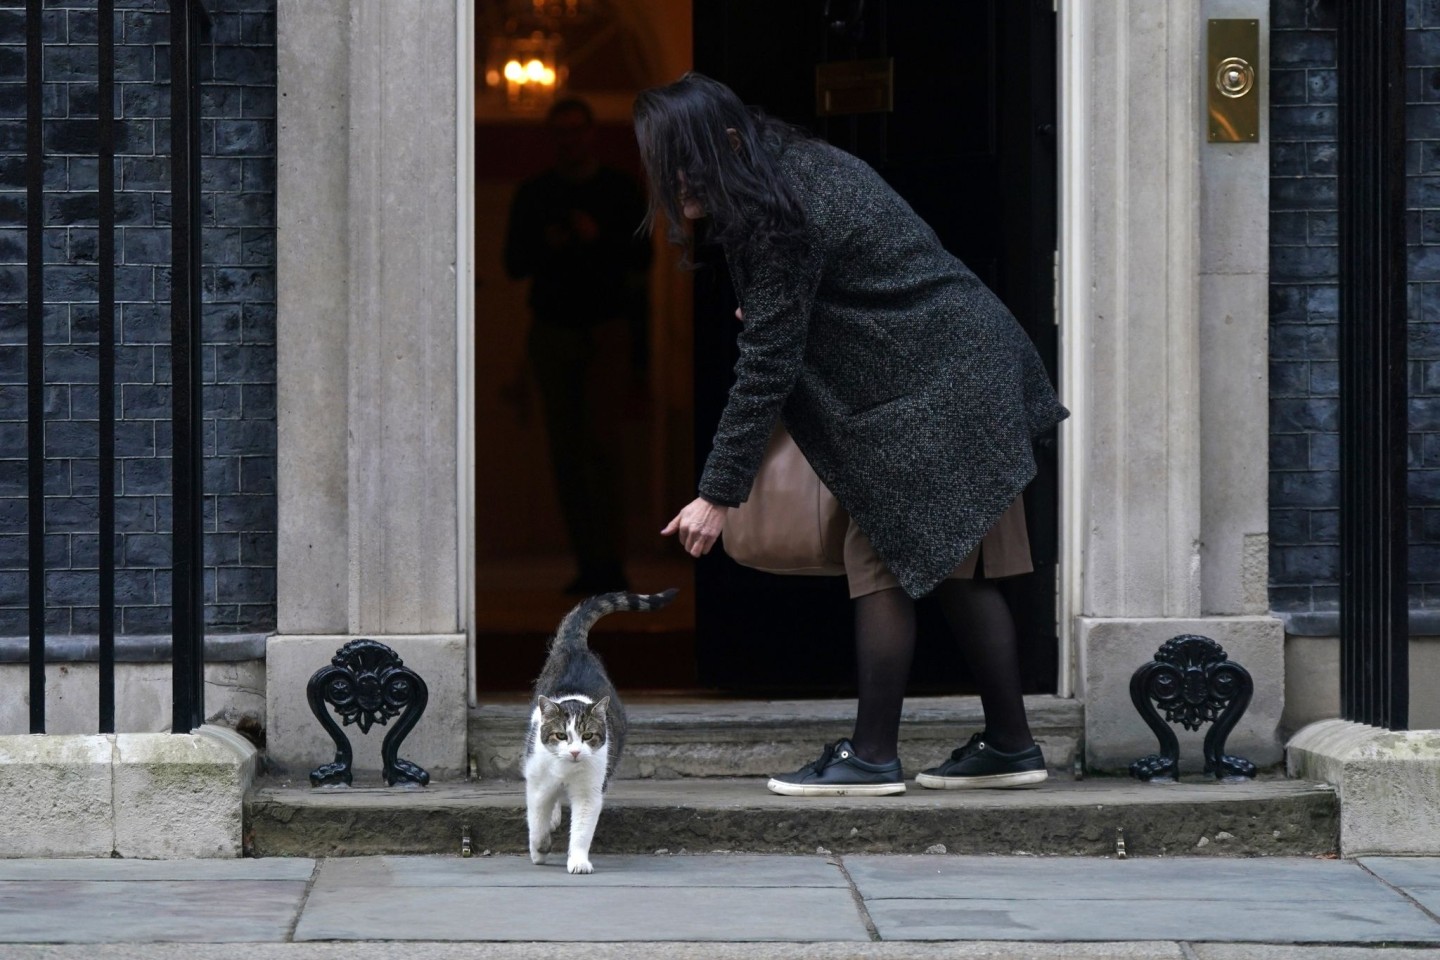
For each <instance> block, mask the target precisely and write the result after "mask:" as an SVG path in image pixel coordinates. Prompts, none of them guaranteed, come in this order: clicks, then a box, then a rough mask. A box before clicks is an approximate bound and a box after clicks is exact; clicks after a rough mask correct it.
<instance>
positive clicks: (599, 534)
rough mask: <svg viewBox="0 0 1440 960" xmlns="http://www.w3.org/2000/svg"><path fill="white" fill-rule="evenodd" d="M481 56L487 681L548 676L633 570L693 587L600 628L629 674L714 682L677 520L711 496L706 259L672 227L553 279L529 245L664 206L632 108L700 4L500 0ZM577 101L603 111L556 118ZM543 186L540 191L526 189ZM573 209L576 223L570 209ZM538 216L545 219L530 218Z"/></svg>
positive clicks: (611, 658) (614, 245)
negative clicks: (701, 357)
mask: <svg viewBox="0 0 1440 960" xmlns="http://www.w3.org/2000/svg"><path fill="white" fill-rule="evenodd" d="M475 50H476V59H477V63H476V80H477V90H476V117H475V143H476V176H475V203H476V218H475V223H476V236H475V264H476V291H475V304H476V309H475V324H476V336H475V342H476V344H477V347H476V353H475V357H474V364H475V378H474V382H475V384H476V397H475V410H474V423H475V450H476V457H475V459H476V479H475V489H476V504H475V527H476V544H477V546H476V556H475V567H474V569H475V579H476V584H475V586H476V593H475V643H476V656H475V665H476V668H475V679H476V685H477V688H478V690H479V691H481V692H484V693H485V694H487V695H494V694H497V693H507V692H519V691H523V690H527V689H528V687H529V684H530V682H531V680H532V679H533V678H534V676H535V674H536V673H537V672H538V670H539V667H540V664H541V662H542V661H543V658H544V649H545V641H546V639H547V637H548V636H549V634H550V633H551V632H552V631H553V630H554V629H555V626H556V625H557V624H558V623H559V621H560V618H561V617H562V616H563V615H564V614H565V612H566V611H567V610H568V609H569V608H570V607H571V606H572V605H573V604H574V603H575V602H576V601H577V600H578V599H579V598H580V596H581V595H583V594H584V593H590V592H598V591H599V590H601V589H605V588H608V587H609V586H611V585H612V582H615V583H616V585H618V582H624V583H627V584H628V585H629V586H630V587H631V588H632V589H635V590H640V591H658V590H662V589H665V588H667V587H679V588H680V590H681V593H680V597H679V598H678V599H677V601H676V602H675V603H674V604H673V605H672V606H671V607H670V608H668V609H666V610H664V611H661V612H658V613H653V614H647V615H639V614H625V615H617V616H613V617H610V618H607V619H606V620H604V621H602V622H601V623H600V624H598V625H597V626H596V629H595V634H594V637H593V638H592V640H593V642H594V644H595V646H596V648H597V649H598V650H600V652H601V654H602V655H603V656H604V657H605V659H606V661H607V663H609V664H610V666H611V670H612V672H613V673H614V674H615V676H616V678H617V681H618V682H620V683H621V684H622V686H625V687H626V688H629V689H637V688H638V689H661V690H670V689H689V688H693V687H694V686H695V685H696V682H697V677H696V673H695V640H694V637H695V613H694V611H695V591H694V565H693V563H692V562H691V561H690V560H689V558H688V557H685V556H683V555H682V554H681V553H680V552H679V551H678V550H676V549H675V548H674V545H673V544H672V543H670V542H669V541H666V540H663V539H662V538H661V537H659V536H658V531H659V530H660V528H661V527H662V526H663V525H664V523H665V522H666V521H667V520H668V519H669V518H670V515H671V514H672V513H673V511H674V509H675V507H676V504H682V503H685V502H687V501H688V499H689V497H690V496H692V495H693V490H694V473H693V469H692V460H693V452H692V436H693V421H694V412H693V410H694V407H693V396H694V392H693V364H692V359H691V355H692V295H691V278H690V275H689V274H688V273H686V272H684V271H681V270H678V269H677V268H676V260H677V254H676V253H675V251H673V250H672V249H671V248H670V247H669V246H668V245H667V244H666V243H665V242H664V240H663V238H660V237H657V238H656V239H655V240H654V241H653V243H651V244H650V245H649V250H648V251H647V250H645V249H644V247H643V241H642V249H641V250H640V254H641V256H640V257H639V258H638V259H637V258H636V257H635V256H634V255H633V250H632V251H631V253H630V254H628V255H626V256H627V257H628V259H627V260H626V262H624V263H611V262H609V261H605V260H604V259H603V257H596V258H592V259H591V260H589V261H584V262H581V261H582V260H583V258H584V257H585V256H586V255H585V254H584V253H583V252H582V253H580V254H579V255H577V257H576V258H575V259H573V260H571V261H569V265H565V266H556V267H554V269H553V272H551V273H550V274H548V275H547V276H546V277H544V278H540V279H537V277H536V275H535V273H534V269H533V267H534V265H533V264H527V263H522V261H525V260H526V258H525V257H524V256H523V255H520V254H519V253H517V247H521V246H523V245H524V242H525V240H524V237H525V236H528V235H529V233H531V232H536V231H546V232H539V233H537V234H536V235H537V237H538V238H539V240H538V242H539V243H541V244H542V245H543V244H545V243H547V238H548V239H549V240H555V241H556V247H555V248H553V249H552V248H546V252H547V254H549V253H553V252H554V251H555V250H558V253H554V255H555V256H558V257H562V258H563V257H565V256H567V252H566V251H567V250H569V249H570V247H569V246H567V245H568V244H570V243H571V242H572V241H573V242H574V243H576V244H579V243H580V242H581V241H579V240H576V239H575V238H574V236H572V235H569V233H568V231H570V229H571V224H572V223H573V222H575V220H579V221H581V222H580V223H579V227H580V228H581V229H582V230H590V231H605V232H604V233H603V234H601V235H600V239H599V241H597V242H596V243H594V244H592V245H591V247H590V248H589V249H594V248H596V247H601V246H603V247H605V248H606V249H610V250H623V249H624V248H625V247H626V246H627V245H628V246H630V247H632V248H633V246H634V242H633V241H631V240H630V239H629V237H628V236H626V234H628V233H629V232H630V231H633V230H634V228H635V227H636V226H638V213H637V212H636V209H635V207H634V205H633V204H632V203H630V202H628V201H617V200H615V195H616V194H627V195H628V194H631V193H632V192H633V198H634V200H635V202H636V203H639V204H641V205H642V206H641V207H640V209H641V210H643V192H642V191H641V170H640V162H639V156H638V153H637V150H636V147H635V138H634V133H633V130H632V126H631V122H630V107H631V103H632V101H633V99H634V96H635V94H636V93H637V92H638V91H639V90H641V89H643V88H645V87H648V86H653V85H655V84H659V83H664V82H667V81H669V80H671V79H674V78H675V77H676V76H678V75H679V74H681V73H683V72H684V71H685V70H687V69H689V67H690V50H691V31H690V15H689V8H688V4H685V3H675V2H673V0H671V2H667V0H488V2H482V3H481V4H480V5H479V9H478V11H477V18H476V44H475ZM572 100H578V101H579V102H580V103H581V104H583V109H575V110H569V111H567V112H566V113H565V115H563V116H556V117H552V116H551V110H552V108H553V107H554V106H555V104H557V103H560V102H562V101H572ZM586 114H588V116H586ZM582 126H588V129H586V130H584V131H581V132H577V128H579V127H582ZM567 150H568V151H571V153H570V154H569V155H567V154H566V153H565V151H567ZM576 151H579V152H580V153H582V154H584V156H583V157H579V158H578V160H579V163H578V169H579V171H580V172H579V174H578V175H577V176H575V177H570V176H569V175H568V174H569V170H568V169H567V168H566V167H565V166H564V164H565V163H566V162H567V156H568V161H569V162H570V163H571V164H572V167H574V166H575V165H576V161H577V157H576V156H575V155H574V154H575V153H576ZM559 174H565V176H564V177H560V176H558V175H559ZM527 182H528V183H529V184H530V186H529V187H528V188H527V191H528V193H527V196H529V197H530V198H531V200H530V201H529V202H527V201H521V202H520V203H519V204H518V205H517V203H516V198H517V194H518V193H519V192H520V191H521V187H522V185H523V184H526V183H527ZM557 184H558V185H559V189H558V191H557V190H556V189H554V187H555V186H556V185H557ZM576 184H578V186H577V185H576ZM566 190H570V191H571V192H569V193H565V191H566ZM557 193H560V194H563V196H557V195H556V194H557ZM536 198H538V199H536ZM556 204H560V205H567V206H568V207H569V208H573V209H567V210H566V211H565V216H566V217H568V218H571V219H567V220H565V221H564V222H563V223H561V222H560V221H559V220H558V219H557V217H556V216H555V215H554V209H553V208H555V205H556ZM592 214H593V216H592ZM537 218H538V219H539V220H544V221H545V222H544V223H538V222H537V223H536V225H535V228H534V231H531V230H530V229H529V227H528V226H527V224H526V223H523V222H522V223H517V222H515V221H520V220H526V221H527V222H528V221H536V220H537ZM631 220H634V221H636V222H633V223H632V222H630V221H631ZM621 221H624V222H623V223H622V222H621ZM559 235H564V236H563V237H561V238H560V239H556V238H557V236H559ZM517 238H518V239H517ZM507 248H508V249H507ZM647 253H648V254H649V256H648V257H647V256H646V254H647ZM507 259H508V261H509V262H508V263H507ZM553 262H554V261H552V263H553ZM545 269H550V268H546V267H542V271H543V270H545ZM562 270H563V271H570V272H569V273H561V272H560V271H562ZM622 273H623V274H624V275H623V276H621V274H622ZM517 274H518V275H517ZM557 278H558V279H557ZM537 285H539V286H540V287H543V288H544V289H543V290H542V291H541V293H540V295H539V298H538V299H537V297H536V295H535V293H534V289H535V287H536V286H537ZM637 287H638V290H637V289H636V288H637ZM599 301H605V302H604V303H600V302H599ZM537 325H538V326H539V328H540V329H539V330H538V331H537V329H536V328H537ZM547 427H548V429H547ZM552 437H553V438H554V439H555V441H556V444H558V446H556V444H552V443H551V438H552ZM582 446H583V449H580V448H581V447H582ZM597 477H603V482H601V481H597V479H596V478H597ZM597 486H604V487H606V488H608V492H607V493H606V494H605V495H604V497H603V498H591V502H586V501H585V500H584V499H581V500H579V501H578V503H577V498H576V490H577V489H580V490H581V491H582V494H583V491H585V490H590V489H594V488H596V487H597ZM595 499H603V500H605V501H606V502H607V504H608V506H601V505H597V504H595V503H594V502H593V501H594V500H595ZM577 514H579V516H577ZM597 555H598V556H600V557H601V560H600V561H596V560H595V559H594V558H595V557H596V556H597ZM612 557H613V562H612V560H611V559H610V558H612ZM582 560H588V563H582V562H581V561H582ZM596 567H602V568H606V569H599V570H597V569H595V568H596ZM617 568H618V569H617ZM577 581H578V582H577ZM567 586H572V587H573V588H574V591H575V592H572V593H567V592H566V588H567Z"/></svg>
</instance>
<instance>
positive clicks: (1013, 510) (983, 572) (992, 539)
mask: <svg viewBox="0 0 1440 960" xmlns="http://www.w3.org/2000/svg"><path fill="white" fill-rule="evenodd" d="M982 552H983V554H984V559H983V560H982V559H981V554H982ZM1034 569H1035V567H1034V564H1033V563H1032V562H1031V560H1030V535H1029V533H1028V532H1027V530H1026V527H1025V500H1024V497H1023V496H1019V497H1016V498H1015V499H1014V501H1013V502H1012V503H1011V504H1010V506H1008V507H1006V508H1005V512H1004V513H1002V514H1000V519H999V520H996V521H995V525H994V526H993V527H991V528H990V529H989V531H988V532H986V534H985V537H984V539H982V540H981V541H980V545H979V546H977V547H976V548H975V549H974V550H971V551H970V554H969V555H968V556H967V557H965V559H964V560H961V561H960V564H959V566H957V567H956V568H955V569H954V570H952V571H950V575H949V576H948V577H946V578H945V579H947V580H968V579H972V578H974V577H975V576H976V575H977V571H978V574H979V575H980V576H982V577H984V578H985V579H987V580H993V579H995V578H997V577H1014V576H1019V575H1020V574H1022V573H1030V572H1031V571H1033V570H1034ZM845 576H846V579H848V580H849V582H850V599H852V600H853V599H855V598H856V597H863V596H866V595H867V594H871V593H879V592H880V591H881V590H889V589H890V588H891V587H898V586H900V581H898V580H896V579H895V577H894V575H893V574H891V573H890V568H888V567H886V566H885V561H883V560H881V559H880V557H879V556H877V555H876V553H875V549H874V548H873V547H872V546H870V538H869V537H867V536H865V534H864V533H863V532H862V531H861V529H860V528H859V527H858V526H856V525H855V521H854V520H853V519H852V520H851V521H850V526H849V528H848V529H846V531H845Z"/></svg>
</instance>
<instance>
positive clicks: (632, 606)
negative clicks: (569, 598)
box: [555, 587, 680, 647]
mask: <svg viewBox="0 0 1440 960" xmlns="http://www.w3.org/2000/svg"><path fill="white" fill-rule="evenodd" d="M679 592H680V591H679V590H677V589H675V588H674V587H671V588H670V589H669V590H666V591H664V592H663V593H623V592H622V593H602V594H600V595H599V596H598V597H591V598H590V599H588V600H581V601H580V602H579V603H578V604H576V605H575V609H574V610H571V611H570V612H569V613H567V614H566V615H565V619H564V620H561V621H560V628H559V629H558V630H556V631H555V645H556V646H568V645H570V644H574V645H576V646H581V647H583V646H587V645H588V644H589V638H590V628H591V627H593V626H595V623H596V621H598V620H599V619H600V618H601V617H603V616H606V615H607V614H611V613H617V612H619V611H621V610H659V609H661V608H662V607H667V606H669V605H670V601H671V600H674V599H675V595H676V594H678V593H679Z"/></svg>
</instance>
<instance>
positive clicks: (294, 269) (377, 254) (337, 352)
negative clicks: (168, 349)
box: [266, 0, 466, 776]
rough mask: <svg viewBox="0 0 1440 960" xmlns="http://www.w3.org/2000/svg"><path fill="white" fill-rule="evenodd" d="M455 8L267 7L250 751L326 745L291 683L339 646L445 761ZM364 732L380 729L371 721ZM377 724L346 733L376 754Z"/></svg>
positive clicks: (284, 1)
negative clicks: (274, 616)
mask: <svg viewBox="0 0 1440 960" xmlns="http://www.w3.org/2000/svg"><path fill="white" fill-rule="evenodd" d="M456 9H457V7H456V4H455V3H454V0H414V2H407V3H403V4H402V3H393V2H386V0H280V3H279V7H278V17H279V22H278V30H277V35H278V47H279V50H278V73H279V76H278V84H279V98H278V99H279V138H280V140H279V146H278V154H279V184H278V190H279V196H278V207H279V220H278V242H279V250H278V255H279V256H278V259H279V320H278V323H279V331H278V337H279V351H278V352H279V448H280V449H279V471H280V472H279V477H278V486H279V493H280V501H279V527H280V533H279V558H278V564H279V570H278V578H279V591H278V605H279V610H278V615H279V628H280V635H278V636H276V637H273V638H271V640H270V642H269V645H268V648H267V654H266V660H267V666H266V674H267V678H266V700H267V717H268V724H269V730H268V741H267V747H268V753H269V757H270V760H271V762H272V764H274V765H276V766H279V767H281V768H287V769H291V770H292V771H294V772H302V771H303V770H304V769H308V768H309V767H313V766H316V765H318V764H319V763H321V762H324V761H326V760H328V759H330V757H329V752H330V751H331V749H332V748H331V747H330V745H329V740H328V738H326V737H325V736H324V734H323V732H322V731H321V730H320V727H319V726H318V724H316V722H315V720H314V719H313V717H312V716H311V715H310V713H309V710H308V707H307V706H306V703H305V682H306V680H307V679H308V678H309V676H310V675H311V674H312V673H313V672H314V671H315V670H316V669H318V668H319V667H321V666H323V665H324V664H325V663H326V662H327V661H328V660H329V657H330V656H331V655H332V654H333V653H334V651H335V649H336V648H337V647H338V646H340V645H341V644H342V643H344V642H345V641H346V640H348V639H353V638H356V637H362V636H363V637H370V638H373V639H377V640H380V641H382V642H384V643H387V644H389V645H390V646H392V647H394V648H395V649H396V651H397V652H398V653H399V654H400V655H401V656H402V657H403V658H404V659H405V661H406V664H407V665H408V666H410V667H412V668H414V669H415V670H416V671H417V672H419V673H420V675H421V676H422V677H423V678H424V679H425V680H426V681H427V683H428V684H429V686H430V706H429V709H428V710H427V712H426V714H425V716H424V718H423V719H422V720H421V721H420V724H419V726H417V727H416V729H415V731H414V732H413V733H412V734H411V736H410V738H409V740H408V741H407V742H406V746H405V748H404V750H403V753H404V755H405V756H407V757H408V758H410V759H413V760H414V761H416V762H417V763H419V764H420V765H421V766H424V767H427V768H428V769H429V770H430V771H431V773H432V774H435V775H438V776H444V775H447V774H458V773H462V772H463V771H464V767H465V761H464V757H465V732H464V731H465V722H464V720H465V702H466V701H465V695H466V689H465V684H466V679H465V675H466V670H465V642H464V638H463V636H461V635H460V633H459V630H460V624H459V597H460V590H459V586H460V585H459V582H458V559H459V557H458V552H457V551H458V543H457V538H458V522H457V509H458V500H457V495H458V494H457V484H456V457H457V455H458V454H457V451H458V445H457V437H456V406H455V404H456V383H457V363H458V359H459V347H458V344H457V342H456V322H455V311H456V300H455V293H456V283H455V273H454V270H455V257H456V239H457V238H456V233H455V231H456V213H455V204H456V197H457V180H456V169H455V156H456V153H455V146H456V144H455V136H456V118H457V109H458V107H457V103H456V73H455V71H456V66H457V63H456V55H455V51H456V30H457V29H458V25H457V23H456ZM377 730H378V732H379V733H383V728H377ZM378 741H379V736H378V733H377V734H375V735H372V736H371V737H370V738H368V739H364V740H361V741H360V742H356V744H355V757H356V769H357V770H367V769H368V770H374V769H378V766H379V742H378Z"/></svg>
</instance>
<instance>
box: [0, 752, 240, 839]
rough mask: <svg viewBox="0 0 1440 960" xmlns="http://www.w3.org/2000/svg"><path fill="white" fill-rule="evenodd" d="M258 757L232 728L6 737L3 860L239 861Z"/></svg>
mask: <svg viewBox="0 0 1440 960" xmlns="http://www.w3.org/2000/svg"><path fill="white" fill-rule="evenodd" d="M257 761H258V758H257V754H256V752H255V748H254V747H253V746H252V745H251V744H250V742H249V741H248V740H246V739H245V738H243V737H241V736H240V735H239V734H237V733H235V732H234V731H233V730H230V729H227V728H225V727H212V726H209V725H206V726H203V727H201V728H200V729H198V730H196V731H195V732H194V733H190V734H173V733H122V734H108V735H96V736H74V735H65V734H48V735H38V736H31V735H24V736H8V737H0V807H3V808H4V809H5V810H6V811H7V813H6V815H5V816H4V817H3V818H0V856H3V857H109V856H120V857H136V858H143V859H189V858H192V857H238V856H241V855H242V854H243V852H244V851H243V845H242V840H241V824H242V814H243V809H244V803H245V792H246V791H247V790H248V789H249V788H250V784H251V782H252V781H253V779H254V777H255V771H256V767H257V765H258V763H257Z"/></svg>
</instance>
